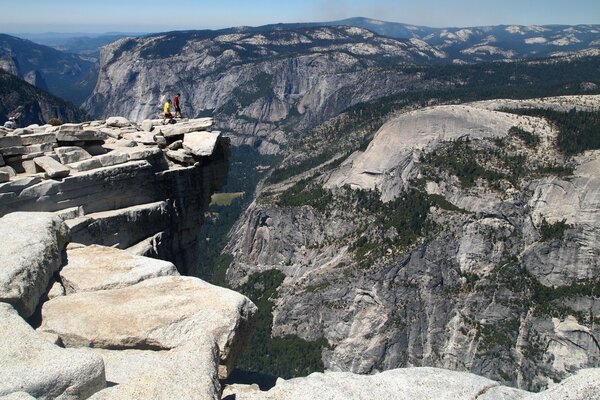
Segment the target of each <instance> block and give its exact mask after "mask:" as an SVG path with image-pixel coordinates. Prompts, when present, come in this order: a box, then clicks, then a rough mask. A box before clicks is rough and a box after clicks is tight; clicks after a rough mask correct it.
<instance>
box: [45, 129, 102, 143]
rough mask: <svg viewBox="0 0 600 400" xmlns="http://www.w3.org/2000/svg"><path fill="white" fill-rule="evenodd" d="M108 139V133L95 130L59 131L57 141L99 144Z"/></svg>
mask: <svg viewBox="0 0 600 400" xmlns="http://www.w3.org/2000/svg"><path fill="white" fill-rule="evenodd" d="M107 138H108V135H107V134H106V133H104V132H100V131H93V130H80V131H76V130H73V131H66V132H61V131H59V132H58V133H57V134H56V140H57V141H59V142H99V141H104V140H106V139H107Z"/></svg>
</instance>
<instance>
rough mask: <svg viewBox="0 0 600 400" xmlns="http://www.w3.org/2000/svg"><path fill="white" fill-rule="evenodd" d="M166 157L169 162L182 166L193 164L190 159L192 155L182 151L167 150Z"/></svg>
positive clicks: (192, 160) (192, 159)
mask: <svg viewBox="0 0 600 400" xmlns="http://www.w3.org/2000/svg"><path fill="white" fill-rule="evenodd" d="M166 154H167V157H169V158H170V159H171V160H174V161H177V162H180V163H183V164H193V163H194V157H192V155H191V154H190V153H189V152H188V151H186V150H183V149H179V150H175V151H173V150H167V153H166Z"/></svg>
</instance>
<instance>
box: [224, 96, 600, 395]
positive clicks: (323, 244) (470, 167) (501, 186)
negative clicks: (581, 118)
mask: <svg viewBox="0 0 600 400" xmlns="http://www.w3.org/2000/svg"><path fill="white" fill-rule="evenodd" d="M598 105H599V100H598V97H597V96H575V97H562V98H548V99H537V100H535V99H534V100H530V101H508V100H507V101H503V100H496V101H490V102H479V103H472V104H465V105H456V106H440V107H432V108H425V109H422V110H417V111H410V112H407V113H404V114H401V115H400V116H398V117H397V118H395V119H392V120H390V121H389V122H387V123H386V124H384V125H383V126H382V127H381V129H380V130H379V131H378V132H377V133H376V134H375V136H374V139H373V140H372V142H371V143H370V144H369V146H368V147H367V148H366V150H364V151H359V152H356V153H354V154H352V155H350V156H342V155H338V156H336V157H334V158H333V159H332V160H329V161H327V160H325V161H324V162H323V164H322V165H319V166H317V167H315V168H314V169H312V170H307V171H306V172H305V173H301V174H296V175H293V176H292V177H291V178H289V179H287V180H284V181H282V182H281V183H275V184H266V185H265V186H264V187H262V188H261V189H260V192H259V196H258V197H257V199H255V201H254V202H253V204H252V205H251V206H250V208H249V209H248V210H247V211H246V213H245V214H244V216H243V218H242V219H241V220H240V221H239V222H238V224H237V225H236V227H235V229H234V230H233V231H232V232H231V233H230V242H229V245H228V246H227V248H226V249H225V252H227V253H230V254H232V255H233V258H234V260H233V263H232V265H231V267H230V268H229V270H228V278H229V280H230V282H232V283H233V284H234V285H237V284H240V283H243V282H244V281H245V279H247V277H248V276H249V275H250V274H252V273H256V272H262V271H265V270H270V269H277V270H280V271H282V272H283V273H284V274H285V275H286V279H285V280H284V282H283V284H282V285H281V286H280V288H279V291H278V294H277V298H276V299H274V301H275V308H274V311H273V317H274V323H273V334H274V335H275V336H284V335H287V334H295V335H298V336H300V337H301V338H304V339H307V340H315V339H318V338H321V337H324V338H325V339H327V341H328V342H329V345H330V347H329V348H324V349H323V360H324V362H325V365H326V368H327V369H329V370H332V371H351V372H355V373H363V374H365V373H366V374H369V373H375V372H378V371H383V370H388V369H393V368H398V367H410V366H437V367H443V368H449V369H454V370H459V371H470V372H474V373H477V374H480V375H483V376H486V377H489V378H492V379H494V380H498V381H501V382H504V383H506V384H509V385H511V386H517V387H520V388H525V389H528V390H539V389H541V388H545V387H546V386H547V385H548V384H551V383H552V382H553V381H558V380H561V379H564V378H566V377H567V376H569V375H571V374H572V373H573V372H574V371H576V370H578V369H580V368H588V367H595V366H598V363H599V362H600V361H599V360H600V347H599V346H598V335H599V334H600V332H598V324H597V317H596V315H597V314H598V311H599V310H598V299H597V293H598V289H599V288H598V278H597V277H598V273H599V271H598V268H599V266H598V257H597V255H598V253H599V252H600V248H599V247H598V243H600V241H599V240H598V230H599V226H600V225H599V221H598V220H597V218H596V217H595V213H594V211H593V210H594V209H595V208H596V205H597V203H598V198H597V190H596V189H597V186H598V179H599V177H598V168H597V164H598V157H599V153H598V151H597V150H593V151H586V152H582V153H578V154H576V155H568V156H565V153H564V151H562V150H560V149H558V147H559V146H560V145H559V143H561V139H560V137H559V136H560V135H561V133H559V131H558V128H556V125H554V124H551V123H550V122H548V120H546V119H543V118H539V117H534V116H527V115H519V112H518V111H515V112H511V113H508V112H501V111H497V110H499V109H502V110H504V109H519V108H521V109H522V108H529V109H531V108H533V107H540V108H550V109H554V110H566V109H571V108H574V107H575V108H577V109H578V110H582V111H586V110H587V111H591V110H597V109H598ZM523 132H525V133H523ZM340 156H341V158H340Z"/></svg>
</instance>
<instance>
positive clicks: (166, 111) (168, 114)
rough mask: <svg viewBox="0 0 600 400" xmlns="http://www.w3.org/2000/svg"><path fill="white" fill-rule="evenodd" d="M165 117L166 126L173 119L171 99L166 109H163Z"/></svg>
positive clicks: (166, 104)
mask: <svg viewBox="0 0 600 400" xmlns="http://www.w3.org/2000/svg"><path fill="white" fill-rule="evenodd" d="M163 115H164V119H163V124H166V123H167V121H168V120H170V119H171V118H173V114H171V99H167V102H166V103H165V107H164V109H163Z"/></svg>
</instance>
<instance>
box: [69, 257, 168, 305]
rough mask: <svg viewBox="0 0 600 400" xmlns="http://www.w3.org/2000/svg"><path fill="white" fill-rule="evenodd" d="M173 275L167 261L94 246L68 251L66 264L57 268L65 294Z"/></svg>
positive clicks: (104, 288) (114, 287)
mask: <svg viewBox="0 0 600 400" xmlns="http://www.w3.org/2000/svg"><path fill="white" fill-rule="evenodd" d="M175 275H179V273H178V272H177V268H175V266H174V265H173V264H171V263H170V262H167V261H162V260H156V259H153V258H147V257H140V256H135V255H132V254H130V253H128V252H126V251H123V250H119V249H115V248H112V247H104V246H96V245H93V246H87V247H80V248H76V249H70V250H67V263H66V265H65V266H64V267H63V268H62V270H61V271H60V276H61V280H62V284H63V286H64V288H65V292H66V294H73V293H77V292H90V291H97V290H106V289H116V288H122V287H126V286H131V285H135V284H136V283H139V282H141V281H144V280H147V279H151V278H157V277H159V276H175Z"/></svg>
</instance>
